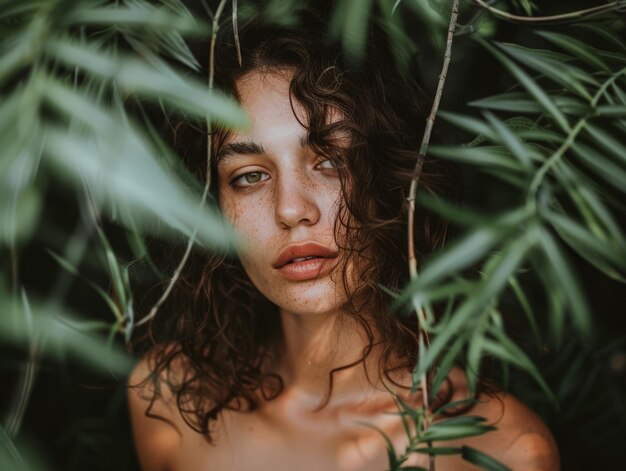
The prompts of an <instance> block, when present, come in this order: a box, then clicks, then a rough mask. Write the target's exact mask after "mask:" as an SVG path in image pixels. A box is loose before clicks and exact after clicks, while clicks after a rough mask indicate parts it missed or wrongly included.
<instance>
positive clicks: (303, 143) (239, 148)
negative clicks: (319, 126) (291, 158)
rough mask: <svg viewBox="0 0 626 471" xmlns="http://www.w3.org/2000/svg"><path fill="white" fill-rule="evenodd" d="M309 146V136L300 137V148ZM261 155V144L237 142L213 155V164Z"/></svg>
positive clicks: (263, 150) (263, 152) (223, 147)
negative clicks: (235, 158) (234, 158)
mask: <svg viewBox="0 0 626 471" xmlns="http://www.w3.org/2000/svg"><path fill="white" fill-rule="evenodd" d="M310 145H311V143H310V138H309V135H308V134H307V135H305V136H302V137H300V147H302V148H306V147H309V146H310ZM246 154H247V155H263V154H265V149H263V146H262V145H261V144H257V143H256V142H252V141H238V142H231V143H230V144H225V145H224V146H222V148H221V149H220V150H219V151H217V154H216V155H215V164H216V165H218V164H219V163H220V162H223V161H224V160H227V159H228V158H229V157H233V156H235V155H246Z"/></svg>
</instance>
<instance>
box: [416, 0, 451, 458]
mask: <svg viewBox="0 0 626 471" xmlns="http://www.w3.org/2000/svg"><path fill="white" fill-rule="evenodd" d="M458 16H459V0H454V2H453V4H452V13H451V15H450V25H449V26H448V37H447V40H446V51H445V54H444V60H443V66H442V68H441V73H440V74H439V83H438V85H437V90H436V92H435V98H434V100H433V105H432V108H431V110H430V114H429V115H428V118H427V119H426V128H425V129H424V135H423V138H422V143H421V145H420V150H419V155H418V157H417V162H416V164H415V170H414V171H413V180H412V181H411V186H410V188H409V197H408V198H407V201H408V202H409V215H408V241H409V273H410V275H411V280H415V279H417V258H416V257H415V241H414V237H413V231H414V226H415V195H416V193H417V185H418V183H419V178H420V174H421V173H422V167H423V165H424V159H425V158H426V153H427V152H428V145H429V143H430V137H431V134H432V131H433V126H434V124H435V119H436V117H437V111H438V110H439V104H440V103H441V97H442V95H443V88H444V85H445V83H446V77H447V75H448V68H449V66H450V59H451V57H452V42H453V41H454V33H455V31H456V26H457V22H458ZM415 310H416V312H417V317H418V321H419V338H418V342H419V354H420V355H423V354H424V352H425V350H426V344H427V343H428V336H427V334H426V319H425V316H424V310H423V308H422V307H421V306H418V305H417V304H415ZM420 383H421V389H422V396H423V403H424V409H425V415H424V417H425V420H424V429H426V428H428V426H429V425H430V416H429V413H428V408H429V402H430V401H429V397H428V383H427V379H426V373H424V374H423V375H422V376H421V378H420ZM429 469H431V470H434V469H435V456H434V455H429Z"/></svg>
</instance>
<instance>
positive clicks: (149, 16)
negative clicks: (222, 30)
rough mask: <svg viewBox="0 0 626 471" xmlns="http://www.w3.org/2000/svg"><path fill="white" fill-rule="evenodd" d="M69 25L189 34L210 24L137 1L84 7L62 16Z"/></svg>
mask: <svg viewBox="0 0 626 471" xmlns="http://www.w3.org/2000/svg"><path fill="white" fill-rule="evenodd" d="M63 20H64V22H65V23H66V24H67V25H99V26H114V27H116V28H132V29H133V30H135V31H137V30H151V31H156V32H159V33H164V32H171V31H176V32H179V33H183V34H188V35H206V34H208V33H209V32H210V27H209V26H208V25H206V24H203V23H201V22H200V21H198V19H196V18H194V17H193V16H191V15H190V14H188V15H185V16H183V15H177V14H174V13H173V12H172V11H171V10H170V9H168V8H163V7H161V8H158V7H155V6H154V5H150V4H149V3H144V2H142V3H141V4H139V3H138V2H135V3H131V4H126V5H124V6H119V5H116V6H113V5H109V6H106V7H91V8H81V9H77V10H74V11H72V12H70V13H69V14H68V15H66V16H65V17H64V18H63Z"/></svg>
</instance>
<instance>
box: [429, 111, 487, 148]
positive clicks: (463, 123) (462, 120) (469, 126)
mask: <svg viewBox="0 0 626 471" xmlns="http://www.w3.org/2000/svg"><path fill="white" fill-rule="evenodd" d="M439 117H440V118H443V119H444V120H446V121H448V122H449V123H452V124H454V125H455V126H456V127H458V128H461V129H464V130H465V131H467V132H469V133H472V134H475V135H477V136H483V137H486V138H487V139H489V140H491V141H498V138H497V134H496V133H495V132H494V131H493V129H491V128H490V127H489V125H488V124H486V123H484V122H483V121H481V120H479V119H476V118H472V117H470V116H463V115H460V114H457V113H449V112H446V111H439Z"/></svg>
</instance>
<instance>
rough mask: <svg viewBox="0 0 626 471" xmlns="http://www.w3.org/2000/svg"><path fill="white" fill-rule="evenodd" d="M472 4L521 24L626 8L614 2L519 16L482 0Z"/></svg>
mask: <svg viewBox="0 0 626 471" xmlns="http://www.w3.org/2000/svg"><path fill="white" fill-rule="evenodd" d="M474 3H475V4H476V5H478V6H479V7H481V8H484V9H485V10H487V11H489V12H490V13H493V14H494V15H496V16H498V17H500V18H504V19H506V20H510V21H517V22H523V23H553V22H555V21H568V20H578V19H580V18H585V17H588V16H592V15H599V14H602V13H606V12H609V11H613V10H617V9H620V8H624V7H626V1H623V0H621V1H616V2H611V3H609V4H606V5H598V6H597V7H592V8H587V9H585V10H577V11H572V12H569V13H562V14H560V15H551V16H520V15H514V14H513V13H509V12H507V11H504V10H500V9H498V8H495V7H492V6H491V5H489V4H488V3H487V2H485V1H484V0H474Z"/></svg>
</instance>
